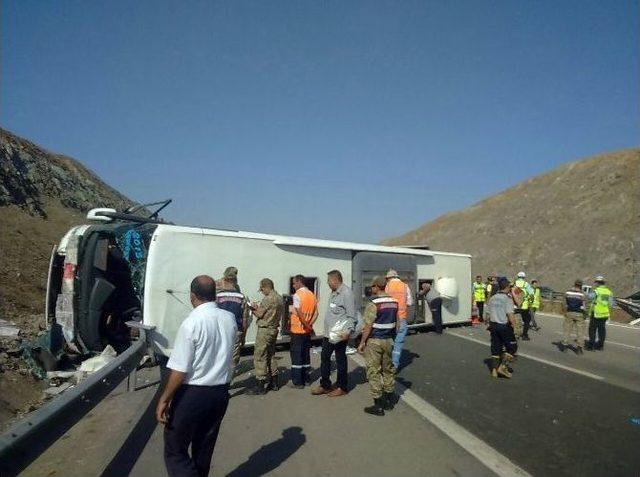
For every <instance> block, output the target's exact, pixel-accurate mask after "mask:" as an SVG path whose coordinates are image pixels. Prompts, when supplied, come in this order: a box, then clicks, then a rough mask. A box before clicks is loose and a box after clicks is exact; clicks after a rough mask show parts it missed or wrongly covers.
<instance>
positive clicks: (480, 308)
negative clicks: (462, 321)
mask: <svg viewBox="0 0 640 477" xmlns="http://www.w3.org/2000/svg"><path fill="white" fill-rule="evenodd" d="M476 306H477V307H478V318H479V319H480V321H484V302H483V301H477V302H476Z"/></svg>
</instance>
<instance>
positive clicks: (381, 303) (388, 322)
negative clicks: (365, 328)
mask: <svg viewBox="0 0 640 477" xmlns="http://www.w3.org/2000/svg"><path fill="white" fill-rule="evenodd" d="M371 301H372V302H373V304H374V305H376V320H375V321H374V322H373V329H372V330H371V338H378V339H387V338H395V336H396V321H397V319H398V302H397V301H396V300H395V298H392V297H390V296H384V295H383V296H377V297H374V298H372V299H371Z"/></svg>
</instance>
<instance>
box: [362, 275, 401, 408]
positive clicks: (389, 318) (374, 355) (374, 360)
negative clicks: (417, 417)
mask: <svg viewBox="0 0 640 477" xmlns="http://www.w3.org/2000/svg"><path fill="white" fill-rule="evenodd" d="M385 285H386V282H385V279H384V278H382V277H375V278H374V279H373V281H372V282H371V293H372V298H371V301H370V302H369V303H367V306H366V308H365V310H364V316H363V319H364V329H363V330H362V339H361V340H360V345H359V346H358V352H359V353H364V358H365V361H366V365H367V379H368V380H369V387H370V388H371V396H372V397H373V405H372V406H368V407H365V408H364V412H366V413H368V414H373V415H374V416H384V411H385V410H387V411H389V410H391V409H393V405H394V403H395V393H394V389H395V367H394V366H393V363H392V361H391V353H392V351H393V344H394V337H395V334H396V330H397V328H398V327H399V322H398V302H397V301H396V300H395V299H394V298H392V297H391V296H389V295H388V294H387V293H385V291H384V290H385Z"/></svg>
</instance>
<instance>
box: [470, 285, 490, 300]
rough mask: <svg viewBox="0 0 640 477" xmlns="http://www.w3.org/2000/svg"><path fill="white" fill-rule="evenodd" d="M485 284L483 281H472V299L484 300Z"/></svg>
mask: <svg viewBox="0 0 640 477" xmlns="http://www.w3.org/2000/svg"><path fill="white" fill-rule="evenodd" d="M486 290H487V288H486V285H485V284H484V283H478V282H473V299H474V301H485V299H486Z"/></svg>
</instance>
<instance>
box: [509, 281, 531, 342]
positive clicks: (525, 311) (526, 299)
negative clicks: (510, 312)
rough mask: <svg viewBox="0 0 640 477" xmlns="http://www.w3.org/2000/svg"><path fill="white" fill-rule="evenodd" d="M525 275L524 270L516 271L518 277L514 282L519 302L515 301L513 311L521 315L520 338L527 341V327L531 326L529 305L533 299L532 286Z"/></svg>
mask: <svg viewBox="0 0 640 477" xmlns="http://www.w3.org/2000/svg"><path fill="white" fill-rule="evenodd" d="M526 277H527V275H526V274H525V273H524V272H518V279H517V280H516V281H515V283H514V285H515V287H516V288H517V289H518V290H519V293H518V294H519V295H520V303H519V304H518V303H516V310H515V313H516V314H519V315H520V316H521V317H522V323H523V328H522V339H523V340H524V341H529V339H530V338H529V328H530V326H531V311H530V310H529V307H530V305H531V301H532V300H533V287H532V286H531V285H529V283H528V282H527V280H525V278H526Z"/></svg>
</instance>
